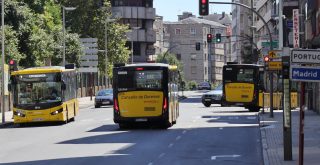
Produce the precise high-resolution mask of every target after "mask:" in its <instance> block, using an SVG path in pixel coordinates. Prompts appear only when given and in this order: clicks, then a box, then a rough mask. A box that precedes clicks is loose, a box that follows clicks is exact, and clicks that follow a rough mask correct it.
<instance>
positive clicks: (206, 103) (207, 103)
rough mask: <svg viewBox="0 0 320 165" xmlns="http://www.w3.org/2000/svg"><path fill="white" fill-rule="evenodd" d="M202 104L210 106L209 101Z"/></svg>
mask: <svg viewBox="0 0 320 165" xmlns="http://www.w3.org/2000/svg"><path fill="white" fill-rule="evenodd" d="M203 105H204V106H205V107H210V106H211V103H209V102H205V103H203Z"/></svg>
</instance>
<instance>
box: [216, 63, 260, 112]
mask: <svg viewBox="0 0 320 165" xmlns="http://www.w3.org/2000/svg"><path fill="white" fill-rule="evenodd" d="M222 76H223V95H222V96H223V97H222V105H226V106H241V107H245V108H247V109H249V111H252V112H258V111H259V109H260V108H261V107H260V106H259V92H262V91H263V66H261V65H255V64H234V63H228V64H226V65H224V66H223V72H222Z"/></svg>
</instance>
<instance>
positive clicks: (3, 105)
mask: <svg viewBox="0 0 320 165" xmlns="http://www.w3.org/2000/svg"><path fill="white" fill-rule="evenodd" d="M1 27H2V37H1V43H2V64H1V72H2V76H1V80H2V83H1V114H2V123H3V124H4V123H5V122H6V119H5V116H6V115H5V104H4V102H5V97H4V87H5V85H4V64H5V63H4V62H5V58H4V40H5V36H4V0H2V1H1Z"/></svg>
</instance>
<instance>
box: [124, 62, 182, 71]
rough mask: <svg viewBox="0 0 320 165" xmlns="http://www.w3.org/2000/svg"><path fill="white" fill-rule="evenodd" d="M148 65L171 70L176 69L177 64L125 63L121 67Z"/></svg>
mask: <svg viewBox="0 0 320 165" xmlns="http://www.w3.org/2000/svg"><path fill="white" fill-rule="evenodd" d="M148 66H151V67H152V66H160V67H166V68H169V69H171V70H177V69H178V66H176V65H169V64H164V63H137V64H127V65H125V66H123V67H148Z"/></svg>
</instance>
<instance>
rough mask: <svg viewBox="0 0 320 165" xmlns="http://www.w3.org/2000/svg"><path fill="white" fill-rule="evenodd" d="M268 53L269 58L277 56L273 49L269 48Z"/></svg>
mask: <svg viewBox="0 0 320 165" xmlns="http://www.w3.org/2000/svg"><path fill="white" fill-rule="evenodd" d="M268 55H269V57H270V58H275V57H277V54H276V52H275V51H273V50H270V51H269V53H268Z"/></svg>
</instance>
